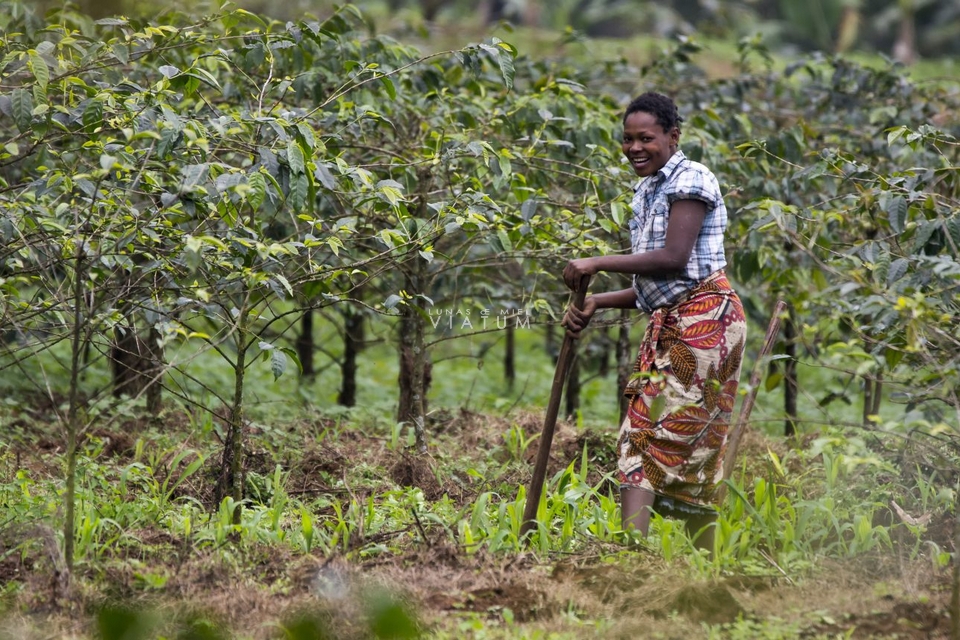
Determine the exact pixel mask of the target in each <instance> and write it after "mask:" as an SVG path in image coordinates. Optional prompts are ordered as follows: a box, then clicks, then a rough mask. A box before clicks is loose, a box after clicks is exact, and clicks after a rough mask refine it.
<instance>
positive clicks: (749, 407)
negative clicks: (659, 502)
mask: <svg viewBox="0 0 960 640" xmlns="http://www.w3.org/2000/svg"><path fill="white" fill-rule="evenodd" d="M786 308H787V303H786V302H784V301H783V300H777V305H776V307H774V309H773V316H772V317H771V318H770V324H769V325H768V326H767V335H766V337H765V338H764V339H763V347H761V349H760V354H759V355H758V356H757V361H756V362H755V363H754V364H753V373H751V374H750V391H749V392H748V393H747V397H746V398H744V399H743V406H742V407H740V415H739V416H738V417H737V423H736V424H735V425H734V427H733V431H731V432H730V439H729V441H728V442H727V453H726V455H725V456H724V458H723V479H724V480H729V479H730V475H731V474H732V473H733V468H734V467H735V466H736V464H737V449H739V448H740V438H741V437H742V436H743V430H744V429H746V426H747V420H748V419H749V418H750V412H751V411H753V403H754V402H755V401H756V399H757V391H758V390H759V389H760V378H761V376H762V371H763V361H764V359H765V358H766V357H767V355H769V354H770V350H771V349H773V343H774V342H776V341H777V334H778V333H780V316H781V315H782V314H783V310H784V309H786ZM725 490H726V485H721V486H720V487H719V489H718V491H719V492H720V494H719V498H720V500H722V499H723V493H724V492H725Z"/></svg>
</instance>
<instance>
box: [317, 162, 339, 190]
mask: <svg viewBox="0 0 960 640" xmlns="http://www.w3.org/2000/svg"><path fill="white" fill-rule="evenodd" d="M313 177H314V178H316V179H317V180H319V181H320V184H322V185H323V186H324V188H326V189H329V190H330V191H333V190H334V189H336V188H337V179H336V178H334V177H333V174H332V173H330V169H328V168H327V166H326V165H325V164H322V163H318V164H317V168H316V169H315V170H314V172H313Z"/></svg>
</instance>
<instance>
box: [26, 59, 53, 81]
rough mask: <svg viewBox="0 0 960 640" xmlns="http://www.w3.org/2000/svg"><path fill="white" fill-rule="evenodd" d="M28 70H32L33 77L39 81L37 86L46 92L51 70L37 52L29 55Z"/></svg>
mask: <svg viewBox="0 0 960 640" xmlns="http://www.w3.org/2000/svg"><path fill="white" fill-rule="evenodd" d="M27 68H28V69H30V72H31V73H32V74H33V77H34V78H36V79H37V84H38V85H40V88H41V89H43V90H44V91H46V90H47V84H48V83H49V82H50V68H49V67H47V62H46V60H44V59H43V58H41V57H40V55H39V54H38V53H37V52H36V51H31V52H30V53H29V54H28V55H27Z"/></svg>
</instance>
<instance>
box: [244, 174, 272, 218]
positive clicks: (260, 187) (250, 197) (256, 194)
mask: <svg viewBox="0 0 960 640" xmlns="http://www.w3.org/2000/svg"><path fill="white" fill-rule="evenodd" d="M247 184H248V185H249V186H250V191H249V192H247V202H249V203H250V207H251V208H252V209H253V210H254V211H259V210H260V207H261V206H263V201H264V200H266V197H267V179H266V178H264V177H263V174H262V173H260V172H259V171H255V172H253V173H251V174H250V175H248V176H247Z"/></svg>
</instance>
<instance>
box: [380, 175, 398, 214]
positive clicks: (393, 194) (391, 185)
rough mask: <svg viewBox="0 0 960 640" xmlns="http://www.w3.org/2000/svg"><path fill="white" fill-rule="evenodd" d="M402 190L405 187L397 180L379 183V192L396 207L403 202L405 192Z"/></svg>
mask: <svg viewBox="0 0 960 640" xmlns="http://www.w3.org/2000/svg"><path fill="white" fill-rule="evenodd" d="M401 189H403V185H401V184H400V183H399V182H397V181H396V180H381V181H380V182H378V183H377V190H378V191H379V192H380V193H382V194H383V197H384V198H386V200H387V202H389V203H390V204H391V205H393V206H394V207H395V206H397V205H398V204H400V203H401V202H402V201H403V191H401Z"/></svg>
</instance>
